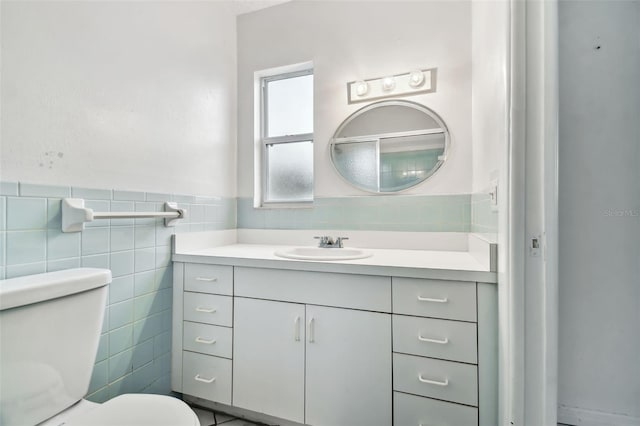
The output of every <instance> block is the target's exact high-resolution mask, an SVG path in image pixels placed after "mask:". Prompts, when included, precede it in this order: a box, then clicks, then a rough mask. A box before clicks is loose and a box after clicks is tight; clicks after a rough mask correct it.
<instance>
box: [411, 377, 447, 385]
mask: <svg viewBox="0 0 640 426" xmlns="http://www.w3.org/2000/svg"><path fill="white" fill-rule="evenodd" d="M418 380H420V381H421V382H422V383H427V384H429V385H436V386H448V385H449V379H444V382H439V381H437V380H429V379H425V378H424V377H422V374H418Z"/></svg>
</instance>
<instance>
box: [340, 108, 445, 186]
mask: <svg viewBox="0 0 640 426" xmlns="http://www.w3.org/2000/svg"><path fill="white" fill-rule="evenodd" d="M384 106H403V107H407V108H414V109H416V110H418V111H420V112H422V113H424V114H426V115H428V116H429V117H431V118H432V119H433V120H434V121H435V122H436V123H438V124H439V125H440V128H441V129H442V133H443V134H444V151H443V153H442V155H441V156H440V158H439V159H438V162H437V163H436V164H435V165H434V166H433V168H432V169H431V170H430V171H429V173H427V174H426V175H425V176H424V178H423V179H422V180H421V181H419V182H417V183H416V184H414V185H411V186H409V187H407V188H403V189H398V190H395V191H383V190H378V191H375V190H372V189H370V188H366V187H364V186H361V185H358V184H357V183H354V182H351V181H350V180H348V179H347V178H346V177H344V175H343V174H342V173H340V170H338V167H337V166H336V161H335V160H334V155H333V153H334V150H333V147H334V145H336V143H335V142H334V141H335V140H336V138H338V137H339V135H340V132H341V131H342V130H343V129H344V128H345V127H346V126H347V125H348V124H349V123H350V122H351V121H352V120H353V119H355V118H356V117H359V116H361V115H362V114H364V113H366V112H368V111H370V110H372V109H375V108H379V107H384ZM450 146H451V135H450V133H449V128H448V127H447V125H446V124H445V122H444V120H443V119H442V118H441V117H440V116H439V115H438V114H437V113H436V112H435V111H433V110H432V109H431V108H428V107H426V106H425V105H422V104H419V103H417V102H412V101H406V100H403V99H388V100H383V101H378V102H373V103H370V104H368V105H365V106H364V107H362V108H360V109H358V110H356V111H355V112H353V113H352V114H350V115H349V116H348V117H347V118H345V119H344V120H343V121H342V123H340V125H339V126H338V128H337V129H336V131H335V132H334V133H333V136H332V137H331V140H330V143H329V157H330V158H331V165H332V166H333V169H334V170H335V171H336V173H337V174H338V176H340V178H341V179H342V180H343V181H345V182H346V183H348V184H349V185H351V186H353V187H355V188H358V189H361V190H363V191H366V192H369V193H371V194H382V195H387V194H398V193H402V192H405V191H408V190H410V189H413V188H415V187H416V186H419V185H422V184H424V183H425V182H426V181H427V180H429V178H430V177H431V176H433V175H434V174H435V173H436V172H437V171H438V170H440V168H441V167H442V165H443V164H444V162H445V161H447V157H448V155H449V149H450Z"/></svg>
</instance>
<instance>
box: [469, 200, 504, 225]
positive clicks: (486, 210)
mask: <svg viewBox="0 0 640 426" xmlns="http://www.w3.org/2000/svg"><path fill="white" fill-rule="evenodd" d="M491 205H492V203H491V196H490V195H489V194H484V193H476V194H472V195H471V232H474V233H478V234H493V235H496V234H497V233H498V213H497V212H496V211H494V210H493V209H492V206H491Z"/></svg>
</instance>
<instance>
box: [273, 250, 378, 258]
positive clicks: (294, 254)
mask: <svg viewBox="0 0 640 426" xmlns="http://www.w3.org/2000/svg"><path fill="white" fill-rule="evenodd" d="M274 254H275V255H276V256H279V257H284V258H287V259H298V260H352V259H364V258H365V257H370V256H371V255H372V253H369V252H366V251H364V250H360V249H355V248H322V247H294V248H291V249H287V250H279V251H276V252H275V253H274Z"/></svg>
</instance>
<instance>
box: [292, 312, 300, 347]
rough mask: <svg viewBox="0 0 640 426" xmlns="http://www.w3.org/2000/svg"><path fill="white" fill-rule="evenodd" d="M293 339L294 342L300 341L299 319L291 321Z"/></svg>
mask: <svg viewBox="0 0 640 426" xmlns="http://www.w3.org/2000/svg"><path fill="white" fill-rule="evenodd" d="M293 338H294V340H295V341H296V342H299V341H300V317H296V319H295V320H293Z"/></svg>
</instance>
